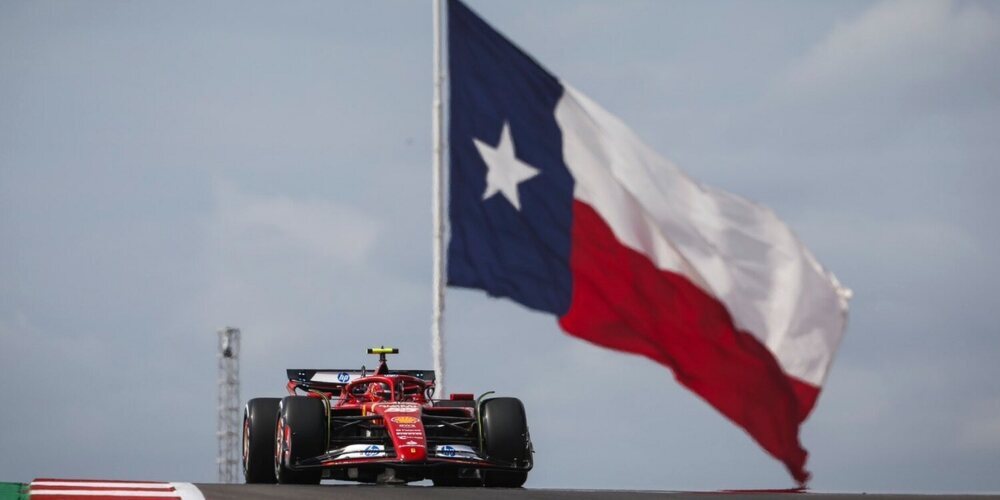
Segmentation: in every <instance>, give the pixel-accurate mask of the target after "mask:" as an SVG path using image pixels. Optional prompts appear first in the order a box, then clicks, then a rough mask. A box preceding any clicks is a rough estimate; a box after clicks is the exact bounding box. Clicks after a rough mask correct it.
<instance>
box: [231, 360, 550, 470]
mask: <svg viewBox="0 0 1000 500" xmlns="http://www.w3.org/2000/svg"><path fill="white" fill-rule="evenodd" d="M398 352H399V350H398V349H392V348H386V347H379V348H373V349H369V350H368V353H369V354H378V355H379V366H378V369H376V370H375V371H374V372H371V373H369V371H368V370H366V369H365V368H364V367H362V368H361V369H360V370H288V392H289V394H290V395H289V396H286V397H285V398H283V399H279V398H255V399H251V400H250V401H249V402H247V405H246V409H245V412H244V414H243V474H244V476H245V477H246V482H247V483H275V482H277V483H282V484H286V483H295V484H318V483H319V481H320V480H321V479H337V480H342V481H360V482H378V483H406V482H410V481H420V480H423V479H430V480H431V481H433V482H434V485H435V486H500V487H519V486H521V485H523V484H524V481H525V480H526V479H527V478H528V471H530V470H531V466H532V453H533V450H532V447H531V437H530V436H529V434H528V423H527V419H526V418H525V413H524V405H523V404H521V401H520V400H518V399H516V398H487V397H486V396H488V395H489V394H491V393H485V394H483V395H481V396H479V398H474V397H473V395H472V394H452V395H451V398H449V399H444V400H441V399H433V398H432V396H433V395H434V372H433V371H425V370H390V369H389V367H388V365H387V363H386V355H387V354H397V353H398Z"/></svg>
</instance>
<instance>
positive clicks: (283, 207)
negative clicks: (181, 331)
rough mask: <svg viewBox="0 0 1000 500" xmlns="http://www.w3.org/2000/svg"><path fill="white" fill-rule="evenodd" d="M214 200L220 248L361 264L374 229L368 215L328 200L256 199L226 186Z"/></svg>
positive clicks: (215, 231)
mask: <svg viewBox="0 0 1000 500" xmlns="http://www.w3.org/2000/svg"><path fill="white" fill-rule="evenodd" d="M216 199H217V203H218V206H217V209H216V212H215V214H214V216H213V219H212V221H211V232H212V235H213V238H215V239H216V242H217V244H219V245H222V246H225V247H231V246H242V247H244V248H245V249H250V250H253V249H258V251H266V252H277V253H278V254H284V255H308V256H311V257H316V258H321V259H324V260H326V261H327V262H329V265H338V264H340V265H345V264H346V265H352V264H358V263H361V262H363V261H364V260H365V256H366V255H367V254H368V253H369V252H370V251H371V249H372V246H373V244H374V243H375V238H376V236H377V235H378V231H379V226H378V223H377V222H376V221H375V220H373V219H372V218H371V217H370V216H368V215H367V214H365V213H363V212H362V211H360V210H358V209H355V208H353V207H351V206H347V205H342V204H338V203H335V202H332V201H330V200H322V199H293V198H290V197H288V196H270V197H266V196H257V195H252V194H248V193H244V192H241V191H239V190H237V189H236V188H235V187H233V186H231V185H226V184H223V185H221V186H219V188H218V189H217V194H216Z"/></svg>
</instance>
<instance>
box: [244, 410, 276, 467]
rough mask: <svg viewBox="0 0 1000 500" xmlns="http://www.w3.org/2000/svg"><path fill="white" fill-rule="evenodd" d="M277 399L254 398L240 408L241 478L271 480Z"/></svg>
mask: <svg viewBox="0 0 1000 500" xmlns="http://www.w3.org/2000/svg"><path fill="white" fill-rule="evenodd" d="M280 403H281V400H280V399H278V398H255V399H251V400H250V401H248V402H247V405H246V407H245V408H244V410H243V477H244V478H245V479H246V482H247V483H274V482H275V480H276V479H275V477H274V423H275V422H277V421H278V405H279V404H280Z"/></svg>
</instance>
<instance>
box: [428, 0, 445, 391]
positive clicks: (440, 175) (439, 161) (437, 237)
mask: <svg viewBox="0 0 1000 500" xmlns="http://www.w3.org/2000/svg"><path fill="white" fill-rule="evenodd" d="M433 2H434V7H433V14H434V101H433V104H432V112H431V115H432V120H431V123H432V125H431V126H432V128H433V131H432V141H433V162H434V163H433V168H432V172H433V173H432V176H431V177H432V182H433V185H432V188H431V190H432V195H431V196H432V198H433V200H432V203H433V209H432V210H433V217H434V222H433V230H432V231H433V245H434V251H433V255H434V257H433V260H434V262H433V265H434V273H433V278H432V279H433V288H434V298H433V306H432V307H433V313H432V316H431V350H432V352H433V355H434V372H435V373H436V374H437V381H436V382H435V385H436V386H437V387H436V390H435V392H437V394H438V397H439V398H444V397H446V396H445V392H444V388H445V372H444V368H445V367H444V286H445V280H444V275H445V268H444V157H443V155H444V134H443V121H444V120H443V116H442V113H443V108H442V106H443V101H444V99H443V97H442V94H443V89H442V85H443V83H444V75H443V70H442V68H441V42H442V40H441V38H442V36H441V32H442V23H441V0H433Z"/></svg>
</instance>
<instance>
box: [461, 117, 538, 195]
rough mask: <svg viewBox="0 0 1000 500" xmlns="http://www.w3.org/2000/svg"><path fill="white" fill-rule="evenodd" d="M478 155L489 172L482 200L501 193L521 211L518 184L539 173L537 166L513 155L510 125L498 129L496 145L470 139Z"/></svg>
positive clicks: (506, 124)
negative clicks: (498, 135)
mask: <svg viewBox="0 0 1000 500" xmlns="http://www.w3.org/2000/svg"><path fill="white" fill-rule="evenodd" d="M472 142H474V143H475V145H476V149H477V150H479V156H482V157H483V161H484V162H486V168H487V169H489V172H487V174H486V191H485V192H483V200H486V199H487V198H489V197H490V196H493V195H495V194H497V193H498V192H499V193H502V194H503V195H504V197H506V198H507V200H508V201H510V203H511V205H514V208H516V209H517V210H518V211H521V199H520V197H519V196H518V194H517V186H518V184H520V183H522V182H524V181H526V180H528V179H530V178H532V177H534V176H536V175H538V174H539V171H538V169H537V168H535V167H532V166H531V165H528V164H527V163H524V162H523V161H521V160H518V159H517V157H516V156H515V155H514V141H513V140H512V139H511V138H510V125H509V124H508V123H507V122H504V124H503V130H501V131H500V143H499V144H497V145H496V147H493V146H490V145H489V144H486V143H485V142H483V141H480V140H479V139H472Z"/></svg>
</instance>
